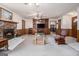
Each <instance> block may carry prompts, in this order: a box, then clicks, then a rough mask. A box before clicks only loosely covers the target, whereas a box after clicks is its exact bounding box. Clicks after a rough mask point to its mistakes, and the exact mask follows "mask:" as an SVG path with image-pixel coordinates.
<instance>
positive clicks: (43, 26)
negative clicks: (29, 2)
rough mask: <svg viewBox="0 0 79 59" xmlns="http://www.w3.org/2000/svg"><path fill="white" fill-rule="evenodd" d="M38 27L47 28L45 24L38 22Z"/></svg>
mask: <svg viewBox="0 0 79 59" xmlns="http://www.w3.org/2000/svg"><path fill="white" fill-rule="evenodd" d="M37 28H45V24H37Z"/></svg>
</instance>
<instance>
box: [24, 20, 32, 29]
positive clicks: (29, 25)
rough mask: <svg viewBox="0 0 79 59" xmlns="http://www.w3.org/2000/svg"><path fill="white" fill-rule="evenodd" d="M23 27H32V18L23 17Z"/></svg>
mask: <svg viewBox="0 0 79 59" xmlns="http://www.w3.org/2000/svg"><path fill="white" fill-rule="evenodd" d="M25 22H26V23H25V28H33V19H25Z"/></svg>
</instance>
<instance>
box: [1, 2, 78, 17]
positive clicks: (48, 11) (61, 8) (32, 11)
mask: <svg viewBox="0 0 79 59" xmlns="http://www.w3.org/2000/svg"><path fill="white" fill-rule="evenodd" d="M1 5H3V6H5V7H7V8H9V9H11V10H12V11H14V12H16V13H18V14H19V15H21V16H22V17H24V18H33V17H34V16H35V15H36V11H37V10H36V6H35V5H34V4H32V5H28V4H26V5H25V4H24V3H1ZM78 6H79V3H39V8H38V10H39V12H40V14H41V15H42V16H43V17H46V18H56V17H60V16H62V15H64V14H65V13H67V12H70V11H73V10H76V9H77V7H78Z"/></svg>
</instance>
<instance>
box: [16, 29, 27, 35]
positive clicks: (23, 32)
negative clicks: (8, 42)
mask: <svg viewBox="0 0 79 59" xmlns="http://www.w3.org/2000/svg"><path fill="white" fill-rule="evenodd" d="M25 34H28V29H17V30H16V35H17V36H21V35H25Z"/></svg>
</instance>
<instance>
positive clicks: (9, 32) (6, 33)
mask: <svg viewBox="0 0 79 59" xmlns="http://www.w3.org/2000/svg"><path fill="white" fill-rule="evenodd" d="M3 36H4V37H5V38H8V39H11V38H13V37H14V29H4V33H3Z"/></svg>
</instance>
